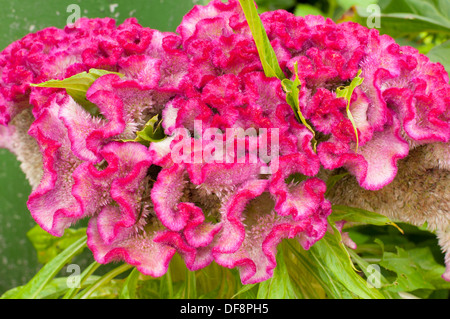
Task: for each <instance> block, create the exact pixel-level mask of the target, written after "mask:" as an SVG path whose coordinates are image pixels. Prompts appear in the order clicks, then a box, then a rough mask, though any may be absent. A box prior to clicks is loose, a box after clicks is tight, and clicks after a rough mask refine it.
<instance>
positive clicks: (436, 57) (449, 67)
mask: <svg viewBox="0 0 450 319" xmlns="http://www.w3.org/2000/svg"><path fill="white" fill-rule="evenodd" d="M427 56H428V57H429V58H430V60H431V61H432V62H439V63H441V64H442V65H443V66H444V68H445V70H446V71H447V73H448V74H450V59H449V58H448V57H449V56H450V40H448V41H446V42H444V43H442V44H440V45H437V46H435V47H434V48H432V49H431V50H430V51H429V52H428V53H427Z"/></svg>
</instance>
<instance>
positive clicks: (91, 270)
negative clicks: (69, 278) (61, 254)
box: [62, 261, 101, 299]
mask: <svg viewBox="0 0 450 319" xmlns="http://www.w3.org/2000/svg"><path fill="white" fill-rule="evenodd" d="M100 266H101V264H99V263H98V262H96V261H94V262H93V263H92V264H90V265H89V267H88V268H86V269H85V270H84V271H83V273H82V274H81V279H80V286H79V287H74V288H70V289H69V290H68V291H67V292H66V294H65V295H64V296H63V297H62V299H72V298H73V297H74V296H75V295H76V294H77V293H78V291H79V290H80V287H81V286H82V285H83V283H84V282H85V281H86V280H87V279H88V278H89V277H90V276H91V275H92V274H93V273H94V272H95V271H96V270H97V268H98V267H100Z"/></svg>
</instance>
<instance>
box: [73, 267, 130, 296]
mask: <svg viewBox="0 0 450 319" xmlns="http://www.w3.org/2000/svg"><path fill="white" fill-rule="evenodd" d="M131 267H133V266H131V265H129V264H122V265H120V266H119V267H116V268H114V269H113V270H111V271H109V272H108V273H106V274H105V275H103V276H101V277H100V278H99V279H98V280H96V281H95V282H94V283H93V284H91V285H90V286H88V287H86V289H84V290H83V291H81V292H80V293H79V294H78V295H76V296H75V297H74V298H73V299H89V298H90V297H91V295H93V294H94V292H96V291H97V290H99V289H100V288H101V287H102V286H105V285H107V284H109V283H110V282H111V281H112V279H114V278H115V277H117V276H118V275H120V274H121V273H123V272H125V271H127V270H128V269H130V268H131Z"/></svg>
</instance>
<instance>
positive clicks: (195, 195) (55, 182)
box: [0, 0, 450, 283]
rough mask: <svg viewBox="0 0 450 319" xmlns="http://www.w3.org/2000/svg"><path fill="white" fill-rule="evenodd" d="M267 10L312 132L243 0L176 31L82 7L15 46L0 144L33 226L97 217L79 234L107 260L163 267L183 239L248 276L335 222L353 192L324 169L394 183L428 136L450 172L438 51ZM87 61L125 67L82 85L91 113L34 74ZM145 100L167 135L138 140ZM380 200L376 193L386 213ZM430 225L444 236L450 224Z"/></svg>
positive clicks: (266, 21) (0, 103)
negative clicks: (9, 156)
mask: <svg viewBox="0 0 450 319" xmlns="http://www.w3.org/2000/svg"><path fill="white" fill-rule="evenodd" d="M261 20H262V23H263V25H264V28H265V30H266V31H267V35H268V37H269V40H270V42H271V44H272V46H273V48H274V51H275V54H276V56H277V59H278V62H279V64H280V67H281V69H282V71H283V72H284V74H285V76H286V77H287V78H289V79H295V76H297V75H298V79H299V81H300V84H301V86H300V87H299V90H300V91H299V109H300V111H301V114H302V115H303V116H304V117H305V119H306V121H308V122H309V123H310V124H311V126H312V128H313V130H314V132H315V136H313V133H312V132H311V131H310V130H309V129H307V128H306V127H305V126H304V125H303V124H301V123H299V122H298V121H297V119H296V114H294V112H293V110H292V108H291V106H290V105H289V104H288V103H287V102H286V92H285V91H284V90H283V86H282V85H281V82H280V81H279V80H278V79H277V78H268V77H266V76H265V74H264V71H263V68H262V65H261V61H260V59H259V55H258V50H257V48H256V45H255V42H254V40H253V37H252V34H251V32H250V29H249V27H248V24H247V22H246V20H245V16H244V14H243V12H242V10H241V7H240V5H239V2H238V1H237V0H229V1H228V3H223V2H222V1H221V0H213V1H211V2H210V3H209V4H208V5H206V6H195V7H194V8H193V9H192V10H191V11H190V12H189V13H188V14H187V15H186V16H185V17H184V18H183V21H182V22H181V24H180V26H179V27H178V28H177V32H178V34H176V33H170V32H164V33H163V32H159V31H157V30H152V29H149V28H144V27H141V26H140V25H139V24H138V23H137V21H136V20H135V19H127V20H126V21H125V22H124V23H123V24H122V25H120V26H117V27H116V25H115V22H114V20H112V19H108V18H105V19H85V18H82V19H80V20H79V21H78V22H77V23H76V24H75V25H74V26H73V27H66V28H65V29H64V30H59V29H56V28H48V29H45V30H42V31H39V32H37V33H35V34H31V35H28V36H26V37H25V38H23V39H21V40H19V41H16V42H15V43H13V44H11V45H10V46H8V47H7V48H6V49H5V50H4V51H3V52H2V53H1V54H0V67H1V69H0V72H1V73H0V74H1V80H0V123H1V124H3V125H5V126H3V127H1V128H0V135H1V137H0V146H2V147H7V148H9V149H11V150H12V151H13V152H15V153H16V154H17V155H18V158H19V159H20V160H21V161H23V162H24V163H23V164H22V165H23V168H24V170H25V171H26V172H27V176H28V177H29V179H30V181H31V182H32V184H33V192H32V194H31V195H30V198H29V200H28V207H29V209H30V211H31V214H32V216H33V217H34V218H35V220H36V221H37V222H38V223H39V224H40V225H41V227H42V228H44V229H45V230H47V231H48V232H50V233H52V234H54V235H57V236H60V235H62V234H63V232H64V229H65V228H67V227H69V226H70V225H72V224H74V223H75V222H77V221H78V220H80V219H81V218H85V217H89V218H90V222H89V226H88V231H87V234H88V246H89V248H90V249H91V250H92V252H93V254H94V257H95V259H96V260H97V261H98V262H100V263H107V262H110V261H113V260H124V261H125V262H127V263H129V264H132V265H135V266H136V267H137V268H138V269H139V270H140V271H141V272H142V273H144V274H148V275H152V276H161V275H163V274H164V273H165V272H166V270H167V267H168V264H169V262H170V259H171V258H172V256H173V255H174V254H175V253H176V252H178V253H179V254H180V255H181V256H182V258H183V259H184V261H185V263H186V265H187V267H188V268H189V269H190V270H197V269H200V268H203V267H205V266H207V265H208V264H210V263H211V262H212V261H215V262H217V263H218V264H220V265H222V266H224V267H238V268H239V270H240V273H241V279H242V282H243V283H256V282H259V281H262V280H266V279H268V278H270V277H271V276H272V274H273V269H274V267H275V266H276V260H275V255H276V247H277V245H278V243H280V242H281V240H282V239H283V238H296V239H297V240H298V241H299V242H300V243H301V245H302V246H303V247H304V248H305V249H308V248H309V247H311V246H312V245H314V243H315V242H316V241H318V240H320V239H321V238H322V237H323V236H324V234H325V232H326V231H327V216H328V215H329V214H330V213H331V202H333V203H338V202H339V203H340V202H346V201H348V200H349V199H348V198H347V197H346V194H349V193H351V194H355V193H356V192H354V191H352V192H347V191H346V192H343V193H342V192H337V193H336V194H339V196H338V195H333V194H332V195H331V197H330V199H331V202H330V201H329V200H328V199H326V198H325V191H326V184H325V182H324V181H322V180H321V179H319V178H318V176H319V172H320V171H321V169H322V171H323V170H326V171H332V170H335V169H340V168H345V169H347V170H348V171H349V172H350V174H352V175H353V176H354V177H355V179H356V183H357V187H358V189H359V192H361V200H363V199H362V198H363V197H364V196H365V194H368V193H370V194H372V193H375V194H380V193H381V192H384V191H385V190H386V189H391V190H392V187H394V186H392V185H396V186H395V187H396V188H401V185H399V184H398V182H397V180H396V179H395V177H396V176H397V175H398V174H400V176H404V175H401V174H404V173H403V172H401V173H398V171H399V168H398V165H397V164H398V162H399V163H402V162H400V160H401V159H403V158H405V157H407V156H408V154H409V152H410V150H411V149H414V148H417V149H420V147H429V149H432V150H433V152H434V154H436V155H437V156H438V158H439V159H440V160H438V162H439V165H438V166H439V167H440V168H441V169H442V170H444V169H445V170H448V168H449V167H450V164H448V163H449V158H448V156H449V155H448V154H449V153H450V152H448V142H449V139H450V121H449V120H450V112H449V105H450V103H449V101H450V86H449V85H448V75H447V74H446V73H445V70H444V69H443V67H442V66H441V65H440V64H436V63H431V62H430V61H429V60H428V59H427V58H426V57H425V56H423V55H420V54H419V53H418V51H417V50H415V49H413V48H410V47H400V46H399V45H397V44H396V43H395V41H394V40H393V39H392V38H390V37H389V36H386V35H382V36H380V35H379V33H378V31H377V30H369V29H367V28H365V27H362V26H360V25H358V24H356V23H351V22H346V23H341V24H335V23H334V22H333V21H332V20H330V19H324V18H322V17H316V16H307V17H305V18H303V17H295V16H294V15H292V14H290V13H288V12H286V11H283V10H278V11H273V12H267V13H264V14H261ZM296 65H298V66H299V68H298V72H296V69H295V66H296ZM90 68H98V69H104V70H109V71H114V72H119V73H120V74H122V75H123V76H122V77H120V76H119V75H117V74H107V75H103V76H101V77H100V78H98V79H97V80H96V81H95V82H94V83H93V84H92V85H91V86H90V87H89V89H88V90H87V92H86V98H87V100H88V101H89V102H91V103H93V104H95V105H96V107H97V109H98V115H93V114H91V113H90V112H88V111H87V110H86V109H84V107H83V105H79V104H77V102H75V100H74V99H72V97H71V96H69V95H68V94H67V92H65V91H64V90H63V89H57V88H40V87H30V84H32V83H42V82H46V81H48V80H52V79H56V80H62V79H65V78H68V77H70V76H72V75H75V74H78V73H81V72H85V71H89V69H90ZM358 72H360V75H361V77H362V78H364V80H363V81H362V83H361V84H360V85H358V86H357V87H356V88H354V91H353V92H352V95H351V97H350V98H349V99H348V100H346V98H345V97H341V96H340V95H338V94H337V92H338V91H339V90H340V89H342V87H346V86H348V85H349V84H350V83H351V82H352V79H354V78H355V77H356V76H357V75H358V74H359V73H358ZM347 108H348V110H347ZM30 110H32V112H30ZM348 112H350V113H351V115H352V118H349V113H348ZM31 114H32V115H31ZM155 116H158V117H159V118H160V119H161V118H162V122H161V125H162V128H163V129H164V133H165V134H166V135H167V138H165V139H163V140H162V141H152V142H150V146H148V144H147V145H141V144H139V143H138V141H139V140H137V139H136V134H137V133H138V132H141V131H142V130H144V128H145V127H146V124H147V123H148V121H149V120H150V119H154V118H155ZM30 125H31V126H30ZM28 127H30V129H29V135H30V136H31V137H33V138H34V141H33V140H31V141H32V142H30V137H29V136H27V137H24V136H23V135H24V132H25V131H27V130H28ZM239 130H240V131H239ZM355 130H356V132H357V135H355ZM236 132H239V134H237V135H236V134H235V133H236ZM269 136H270V137H274V136H276V137H277V138H276V139H269ZM314 137H315V138H316V139H317V142H318V144H317V152H315V148H313V147H312V145H311V142H312V141H313V138H314ZM357 138H358V139H357ZM9 139H11V141H8V140H9ZM357 141H358V144H359V145H358V148H357V149H356V143H357ZM33 143H34V144H33ZM432 143H433V144H432ZM446 143H447V144H446ZM424 144H428V146H422V145H424ZM239 145H240V146H239ZM147 146H148V147H147ZM236 147H241V149H240V150H238V151H235V148H236ZM180 151H183V152H184V153H183V152H182V153H183V154H182V156H180ZM239 151H240V153H239ZM415 151H416V150H414V152H415ZM27 152H30V153H32V154H34V155H33V156H27ZM261 154H262V155H263V156H261ZM258 155H260V156H259V157H258ZM221 156H222V157H221ZM255 159H256V160H255ZM240 160H242V161H243V162H240ZM250 160H253V161H250ZM405 161H406V162H407V161H409V157H407V158H406V159H405ZM36 166H38V167H39V168H36ZM401 169H402V167H400V171H401ZM405 171H407V169H406V170H405ZM445 172H448V171H445ZM444 176H445V175H444ZM41 177H42V178H41ZM436 178H437V179H438V180H439V181H440V182H441V184H442V185H445V184H446V183H447V184H448V181H447V180H445V179H443V177H442V175H439V174H436ZM39 181H40V182H39ZM441 184H440V185H441ZM353 186H354V185H353ZM353 186H352V187H353ZM377 192H380V193H377ZM375 198H376V197H375ZM352 203H353V202H352ZM367 203H368V202H358V206H360V207H363V208H366V207H367V205H369V204H367ZM447 203H448V201H447ZM359 204H360V205H359ZM366 204H367V205H366ZM378 206H379V205H375V204H374V205H373V207H372V206H371V207H369V209H372V208H380V209H381V212H382V213H388V212H386V210H385V209H383V207H384V206H383V207H378ZM430 207H432V205H430ZM441 210H443V211H445V210H447V211H448V205H447V206H446V207H445V204H444V205H443V208H441ZM396 212H397V211H396ZM402 213H403V210H401V209H399V210H398V212H397V213H396V214H398V215H395V216H396V217H399V216H401V214H402ZM408 214H409V213H407V212H405V215H408ZM447 215H448V214H447ZM442 216H444V217H442V219H443V220H444V221H445V223H443V224H445V225H448V223H449V218H448V216H446V215H445V214H443V215H442ZM405 218H406V220H409V217H405ZM439 218H441V217H439ZM399 219H402V218H400V217H399ZM338 226H342V224H338ZM339 230H340V229H339ZM440 231H441V232H442V234H443V235H440V236H441V238H442V239H441V245H442V246H443V247H444V249H446V250H448V249H449V244H448V234H449V231H448V229H440ZM347 242H348V243H350V244H351V245H353V244H352V242H351V241H350V240H347ZM448 258H449V257H448V255H447V263H449V264H450V261H449V260H448Z"/></svg>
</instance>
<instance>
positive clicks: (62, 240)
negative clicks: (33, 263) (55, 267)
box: [27, 225, 86, 264]
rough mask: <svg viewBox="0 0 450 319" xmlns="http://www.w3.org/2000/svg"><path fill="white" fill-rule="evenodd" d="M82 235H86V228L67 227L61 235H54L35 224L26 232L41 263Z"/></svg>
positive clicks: (44, 262)
mask: <svg viewBox="0 0 450 319" xmlns="http://www.w3.org/2000/svg"><path fill="white" fill-rule="evenodd" d="M84 235H86V228H79V229H72V228H68V229H66V230H65V232H64V235H63V236H62V237H55V236H52V235H50V234H49V233H47V232H46V231H45V230H43V229H42V228H41V227H39V225H35V226H34V227H33V228H32V229H30V230H29V231H28V232H27V237H28V239H29V240H30V241H31V243H32V244H33V246H34V248H35V249H36V251H37V256H38V260H39V262H40V263H42V264H46V263H47V262H49V261H50V260H51V259H53V258H55V257H56V256H57V255H58V254H59V253H61V252H62V251H63V250H64V249H66V248H67V247H69V246H70V245H71V244H72V243H74V242H75V241H76V240H78V239H80V238H81V237H83V236H84Z"/></svg>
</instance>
